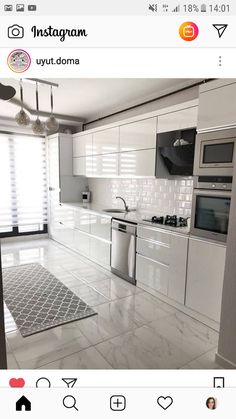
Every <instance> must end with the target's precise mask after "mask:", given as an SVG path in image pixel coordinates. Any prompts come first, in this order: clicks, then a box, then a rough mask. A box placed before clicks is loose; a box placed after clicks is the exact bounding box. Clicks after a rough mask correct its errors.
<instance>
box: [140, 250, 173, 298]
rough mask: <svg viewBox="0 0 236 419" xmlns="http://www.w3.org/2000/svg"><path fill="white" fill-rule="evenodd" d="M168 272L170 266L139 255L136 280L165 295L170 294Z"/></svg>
mask: <svg viewBox="0 0 236 419" xmlns="http://www.w3.org/2000/svg"><path fill="white" fill-rule="evenodd" d="M168 271H169V268H168V266H166V265H163V264H161V263H158V262H155V261H154V260H151V259H149V258H146V257H144V256H141V255H137V259H136V280H137V281H138V282H141V283H142V284H144V285H146V286H148V287H150V288H152V289H153V290H155V291H158V292H160V293H162V294H164V295H167V293H168V282H169V279H168V277H169V272H168Z"/></svg>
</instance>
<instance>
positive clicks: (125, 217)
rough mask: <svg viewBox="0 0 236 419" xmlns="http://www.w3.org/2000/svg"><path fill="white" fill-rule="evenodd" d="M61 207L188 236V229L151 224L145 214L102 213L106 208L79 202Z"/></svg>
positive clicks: (138, 212) (133, 212)
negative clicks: (78, 209) (77, 209)
mask: <svg viewBox="0 0 236 419" xmlns="http://www.w3.org/2000/svg"><path fill="white" fill-rule="evenodd" d="M62 205H63V206H69V207H73V208H80V209H81V210H88V211H91V212H95V213H97V214H99V215H103V216H106V217H108V218H115V219H117V220H122V221H127V222H130V223H135V224H143V225H144V226H149V227H154V228H159V229H163V230H167V231H171V232H175V233H178V234H184V235H189V234H190V228H189V227H171V226H166V225H163V224H156V223H152V222H151V221H148V220H147V219H148V218H151V215H150V214H147V213H145V212H140V211H130V212H128V213H114V212H109V213H107V212H106V211H104V209H106V207H105V208H104V206H101V205H96V204H92V203H90V204H83V203H81V202H66V203H62ZM157 215H158V214H157Z"/></svg>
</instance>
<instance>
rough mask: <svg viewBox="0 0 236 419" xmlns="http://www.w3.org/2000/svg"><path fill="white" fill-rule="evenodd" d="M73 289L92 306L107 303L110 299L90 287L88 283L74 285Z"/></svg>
mask: <svg viewBox="0 0 236 419" xmlns="http://www.w3.org/2000/svg"><path fill="white" fill-rule="evenodd" d="M71 291H73V292H74V294H76V295H77V296H78V297H80V298H82V300H84V301H85V302H86V303H87V304H88V305H90V306H91V307H97V306H99V305H101V304H104V303H107V302H108V301H109V300H108V299H107V298H106V297H104V295H102V294H100V293H99V292H97V291H95V290H94V289H93V288H91V287H89V286H88V284H85V285H78V286H76V285H75V286H72V287H71Z"/></svg>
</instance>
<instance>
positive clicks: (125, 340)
mask: <svg viewBox="0 0 236 419" xmlns="http://www.w3.org/2000/svg"><path fill="white" fill-rule="evenodd" d="M33 262H38V263H41V264H42V265H43V266H44V267H45V268H46V269H48V270H49V271H50V272H52V273H53V274H54V275H55V276H56V277H57V278H58V279H60V280H61V281H62V282H63V283H64V284H65V285H66V286H67V287H69V288H70V289H71V290H72V291H73V292H74V293H76V294H77V295H78V296H80V297H81V298H82V299H83V300H85V301H86V302H87V303H88V304H89V305H91V306H92V307H96V311H97V312H98V315H97V316H94V317H90V318H87V319H83V320H79V321H76V322H73V323H69V324H66V325H63V326H59V327H56V328H54V329H51V330H47V331H45V332H42V333H38V334H36V335H33V336H30V337H27V338H22V336H21V334H20V333H19V331H18V330H17V327H16V325H15V322H14V320H13V319H12V316H11V314H10V313H9V311H8V309H7V308H6V309H5V313H6V314H5V323H6V334H7V354H8V368H10V369H17V368H24V369H27V368H29V369H34V368H40V369H57V368H59V369H111V368H116V369H121V368H135V369H139V368H140V369H145V368H147V369H163V368H164V369H169V368H174V369H176V368H178V369H179V368H181V369H201V368H202V369H212V368H219V366H218V365H217V364H216V363H215V361H214V356H215V351H216V347H217V341H218V333H216V332H215V331H213V330H212V329H210V328H208V327H207V326H204V325H203V324H202V323H200V322H198V321H195V320H193V319H192V318H190V317H189V316H187V315H185V314H183V313H181V312H179V311H178V310H176V309H174V308H172V307H171V306H169V305H168V304H165V303H163V302H161V301H160V300H158V299H157V298H156V297H153V296H152V295H150V294H148V293H147V292H145V291H143V290H142V289H139V288H138V287H135V286H133V285H131V284H129V283H127V282H126V281H123V280H122V279H120V278H118V277H116V276H115V275H113V274H112V273H111V272H109V271H107V270H104V269H103V268H102V267H100V266H98V265H96V264H94V263H92V262H90V261H88V260H87V259H86V258H83V257H81V256H79V255H77V254H76V253H74V252H72V251H70V250H69V249H66V248H65V247H63V246H61V245H59V244H58V243H56V242H54V241H52V240H28V241H18V242H14V243H5V244H2V263H3V267H8V266H14V265H19V264H24V263H33Z"/></svg>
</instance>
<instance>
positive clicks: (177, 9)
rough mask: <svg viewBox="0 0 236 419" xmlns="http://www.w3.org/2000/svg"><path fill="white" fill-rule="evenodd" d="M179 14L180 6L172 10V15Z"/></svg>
mask: <svg viewBox="0 0 236 419" xmlns="http://www.w3.org/2000/svg"><path fill="white" fill-rule="evenodd" d="M179 12H180V4H179V5H178V6H176V7H175V8H174V9H173V10H172V13H179Z"/></svg>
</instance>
